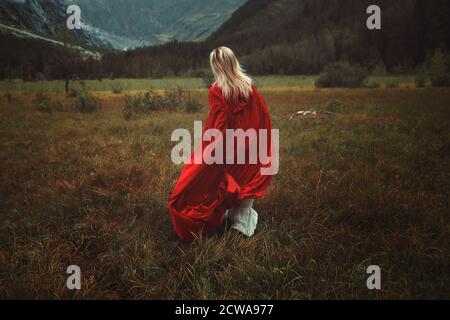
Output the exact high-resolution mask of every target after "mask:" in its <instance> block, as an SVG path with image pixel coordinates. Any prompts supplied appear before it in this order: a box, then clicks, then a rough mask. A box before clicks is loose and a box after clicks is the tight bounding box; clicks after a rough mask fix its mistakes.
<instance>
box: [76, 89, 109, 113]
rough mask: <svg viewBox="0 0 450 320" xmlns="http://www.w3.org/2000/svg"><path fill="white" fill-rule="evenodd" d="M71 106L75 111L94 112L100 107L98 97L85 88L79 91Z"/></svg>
mask: <svg viewBox="0 0 450 320" xmlns="http://www.w3.org/2000/svg"><path fill="white" fill-rule="evenodd" d="M73 107H74V110H75V111H77V112H80V113H94V112H97V111H99V110H100V109H101V108H102V106H101V103H100V99H99V98H96V97H94V96H92V95H91V94H89V92H88V91H86V90H82V91H80V92H79V94H78V96H77V98H76V100H75V102H74V105H73Z"/></svg>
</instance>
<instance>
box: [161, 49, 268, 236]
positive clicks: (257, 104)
mask: <svg viewBox="0 0 450 320" xmlns="http://www.w3.org/2000/svg"><path fill="white" fill-rule="evenodd" d="M210 64H211V68H212V71H213V73H214V77H215V80H216V82H215V83H214V84H213V85H212V86H211V88H210V90H209V104H210V113H209V117H208V119H207V121H206V123H205V125H204V130H205V131H206V130H208V129H217V130H219V131H220V132H221V133H222V137H225V136H226V131H227V129H234V130H237V129H242V130H243V131H247V130H248V129H255V130H257V131H259V130H260V129H266V130H267V131H266V132H269V133H270V132H271V129H272V122H271V119H270V115H269V110H268V108H267V105H266V103H265V101H264V99H263V98H262V97H261V96H260V95H259V93H258V91H257V89H256V87H255V86H254V85H253V82H252V80H251V79H250V77H249V76H247V75H246V74H245V73H244V71H243V70H242V67H241V65H240V64H239V62H238V60H237V59H236V57H235V55H234V53H233V51H231V50H230V49H229V48H226V47H220V48H217V49H215V50H214V51H212V52H211V54H210ZM202 140H203V139H202ZM205 140H206V139H205ZM224 140H225V139H224ZM249 140H250V139H246V140H245V145H244V147H243V148H239V147H237V148H235V152H234V153H232V155H233V156H232V157H237V153H238V152H239V151H240V152H244V153H245V159H248V158H249V150H250V148H252V147H255V145H251V142H250V141H249ZM267 142H268V143H267V149H268V150H267V152H268V154H270V153H271V135H270V134H269V135H268V137H267ZM211 143H214V140H213V142H205V141H203V142H202V148H200V149H199V150H205V149H206V147H207V146H208V145H210V144H211ZM226 143H228V140H227V141H225V144H226ZM260 148H261V147H260ZM238 149H239V150H238ZM223 150H224V153H223V154H225V157H229V156H230V155H229V154H226V151H227V150H226V145H224V149H223ZM200 152H201V155H204V154H203V152H204V151H200ZM228 153H229V152H228ZM194 156H195V153H194V154H193V155H192V157H191V160H193V159H194ZM192 162H194V161H191V163H192ZM204 162H205V161H203V162H202V163H200V164H198V162H196V163H197V164H187V165H186V166H185V167H184V169H183V171H182V172H181V175H180V178H179V180H178V183H177V185H176V186H175V189H174V190H173V193H172V195H171V196H170V198H169V211H170V214H171V217H172V222H173V226H174V229H175V231H176V233H177V235H178V237H179V238H180V239H182V240H184V241H192V240H193V239H195V238H196V237H198V236H200V235H205V234H209V233H212V232H215V231H217V230H219V229H220V227H221V226H222V225H223V222H224V220H225V219H226V218H228V219H230V220H231V224H232V229H235V230H238V231H240V232H242V233H243V234H245V235H246V236H248V237H250V236H252V235H253V234H254V232H255V229H256V224H257V221H258V214H257V213H256V211H255V210H254V209H253V208H252V206H253V202H254V199H259V198H261V197H263V196H264V194H265V192H266V190H267V188H268V187H269V184H270V182H271V176H269V175H267V176H266V175H262V174H261V168H263V167H267V166H268V164H267V163H265V162H264V164H263V163H262V162H261V161H260V160H259V159H258V161H257V162H256V163H255V162H253V163H254V164H249V163H248V162H250V161H248V162H246V163H245V164H237V163H238V162H237V161H231V162H228V161H223V162H222V163H224V164H212V165H208V164H206V163H204ZM229 163H233V164H229Z"/></svg>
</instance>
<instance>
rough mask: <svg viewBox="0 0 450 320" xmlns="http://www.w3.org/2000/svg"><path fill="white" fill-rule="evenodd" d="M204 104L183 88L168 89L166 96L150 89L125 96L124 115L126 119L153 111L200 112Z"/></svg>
mask: <svg viewBox="0 0 450 320" xmlns="http://www.w3.org/2000/svg"><path fill="white" fill-rule="evenodd" d="M202 107H203V106H202V105H201V104H200V103H199V102H198V101H196V100H195V99H193V98H192V97H191V96H190V94H186V92H185V91H184V90H183V89H181V88H176V89H171V90H168V91H166V94H165V95H164V96H161V95H159V94H157V93H156V92H154V91H152V90H149V91H148V92H146V93H138V94H136V95H126V96H125V107H124V109H123V116H124V118H125V119H126V120H131V119H135V118H137V117H138V116H140V115H146V114H149V113H151V112H153V111H170V112H173V111H184V112H189V113H192V112H198V111H199V110H201V108H202Z"/></svg>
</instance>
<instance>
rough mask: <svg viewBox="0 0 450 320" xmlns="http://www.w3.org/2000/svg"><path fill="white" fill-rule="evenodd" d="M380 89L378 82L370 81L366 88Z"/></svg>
mask: <svg viewBox="0 0 450 320" xmlns="http://www.w3.org/2000/svg"><path fill="white" fill-rule="evenodd" d="M380 87H381V84H380V83H379V82H378V81H370V82H369V83H368V84H367V88H369V89H377V88H380Z"/></svg>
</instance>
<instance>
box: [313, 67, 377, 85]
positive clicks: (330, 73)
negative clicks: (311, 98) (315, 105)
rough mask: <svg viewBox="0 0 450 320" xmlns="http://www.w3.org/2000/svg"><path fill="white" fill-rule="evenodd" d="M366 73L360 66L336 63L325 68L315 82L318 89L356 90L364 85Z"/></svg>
mask: <svg viewBox="0 0 450 320" xmlns="http://www.w3.org/2000/svg"><path fill="white" fill-rule="evenodd" d="M367 77H368V71H367V69H365V68H364V67H361V66H360V65H351V64H350V63H348V62H336V63H332V64H329V65H327V66H326V67H325V69H324V70H323V72H322V73H321V74H320V76H319V79H317V81H316V87H319V88H335V87H343V88H357V87H362V86H364V85H365V83H366V80H367Z"/></svg>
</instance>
